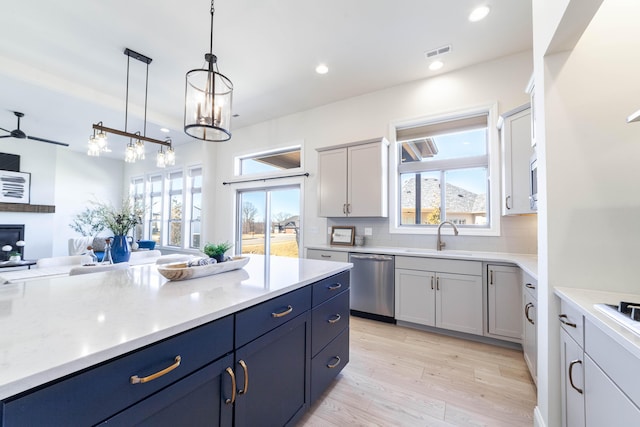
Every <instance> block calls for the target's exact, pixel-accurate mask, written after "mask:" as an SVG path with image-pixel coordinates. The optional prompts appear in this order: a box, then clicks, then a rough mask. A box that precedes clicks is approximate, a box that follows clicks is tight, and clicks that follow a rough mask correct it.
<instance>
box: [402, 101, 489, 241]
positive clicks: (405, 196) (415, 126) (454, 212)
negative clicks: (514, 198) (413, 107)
mask: <svg viewBox="0 0 640 427" xmlns="http://www.w3.org/2000/svg"><path fill="white" fill-rule="evenodd" d="M488 123H489V111H487V110H484V111H476V112H473V113H467V114H464V115H454V116H451V117H440V118H437V119H434V120H425V121H423V122H422V123H411V124H410V125H400V126H397V127H396V145H395V147H394V150H395V151H396V152H395V153H394V154H395V156H394V159H395V162H396V173H397V175H396V178H395V179H396V183H397V185H396V187H395V190H396V196H395V198H396V200H397V205H396V210H395V215H394V224H392V225H391V228H392V229H391V232H420V231H419V230H433V229H435V228H436V226H437V225H438V224H440V223H441V222H442V221H451V222H453V223H454V224H456V225H458V226H459V228H460V229H461V231H462V229H467V230H479V231H481V230H484V231H485V232H486V231H488V230H491V229H492V228H493V230H495V227H492V223H491V218H492V217H491V201H490V198H489V196H490V194H491V191H490V189H491V188H490V187H491V180H490V177H491V176H492V174H491V172H490V171H491V168H492V162H491V161H490V158H489V153H490V152H491V150H490V147H491V144H490V139H491V134H490V130H489V126H488ZM496 176H497V174H496ZM403 229H404V231H402V230H403ZM471 234H474V233H473V232H472V233H471ZM487 234H488V233H487Z"/></svg>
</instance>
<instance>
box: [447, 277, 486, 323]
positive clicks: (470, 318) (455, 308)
mask: <svg viewBox="0 0 640 427" xmlns="http://www.w3.org/2000/svg"><path fill="white" fill-rule="evenodd" d="M436 326H437V327H439V328H444V329H451V330H454V331H460V332H466V333H469V334H476V335H482V331H483V327H482V326H483V323H482V277H481V276H466V275H463V274H447V273H438V274H437V275H436Z"/></svg>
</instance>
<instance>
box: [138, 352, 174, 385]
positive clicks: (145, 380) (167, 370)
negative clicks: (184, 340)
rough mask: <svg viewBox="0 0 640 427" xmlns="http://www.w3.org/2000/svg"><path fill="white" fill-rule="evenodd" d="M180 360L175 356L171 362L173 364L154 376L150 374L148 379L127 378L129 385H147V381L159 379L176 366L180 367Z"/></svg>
mask: <svg viewBox="0 0 640 427" xmlns="http://www.w3.org/2000/svg"><path fill="white" fill-rule="evenodd" d="M181 360H182V358H181V357H180V356H176V358H175V359H174V361H173V364H172V365H171V366H169V367H167V368H164V369H163V370H162V371H159V372H156V373H155V374H151V375H149V376H148V377H142V378H140V377H139V376H137V375H133V376H132V377H131V378H129V382H131V384H143V383H148V382H149V381H153V380H155V379H156V378H160V377H161V376H163V375H166V374H168V373H169V372H171V371H173V370H174V369H176V368H177V367H178V366H180V361H181Z"/></svg>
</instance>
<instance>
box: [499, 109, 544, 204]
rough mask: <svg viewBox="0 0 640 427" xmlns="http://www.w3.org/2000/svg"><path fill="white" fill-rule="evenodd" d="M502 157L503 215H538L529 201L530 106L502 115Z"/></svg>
mask: <svg viewBox="0 0 640 427" xmlns="http://www.w3.org/2000/svg"><path fill="white" fill-rule="evenodd" d="M498 129H499V130H500V151H501V155H502V215H522V214H531V213H536V211H535V210H533V209H531V203H530V201H529V194H530V191H529V187H530V182H529V180H530V179H531V178H530V162H531V157H532V156H533V154H534V148H533V147H532V146H531V108H530V107H529V104H524V105H521V106H520V107H518V108H516V109H513V110H511V111H508V112H506V113H504V114H503V115H501V116H500V119H499V121H498Z"/></svg>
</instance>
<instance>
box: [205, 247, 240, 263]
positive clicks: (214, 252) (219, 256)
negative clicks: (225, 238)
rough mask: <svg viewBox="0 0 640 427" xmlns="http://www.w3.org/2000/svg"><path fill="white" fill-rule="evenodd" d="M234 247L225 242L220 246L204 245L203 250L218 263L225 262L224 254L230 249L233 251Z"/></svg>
mask: <svg viewBox="0 0 640 427" xmlns="http://www.w3.org/2000/svg"><path fill="white" fill-rule="evenodd" d="M232 247H233V245H232V244H231V243H229V242H223V243H218V244H213V243H207V244H206V245H204V249H203V250H202V251H203V252H204V253H205V254H206V255H207V256H208V257H209V258H214V259H215V260H216V261H217V262H224V261H225V258H224V254H225V252H227V251H228V250H229V249H231V248H232Z"/></svg>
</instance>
